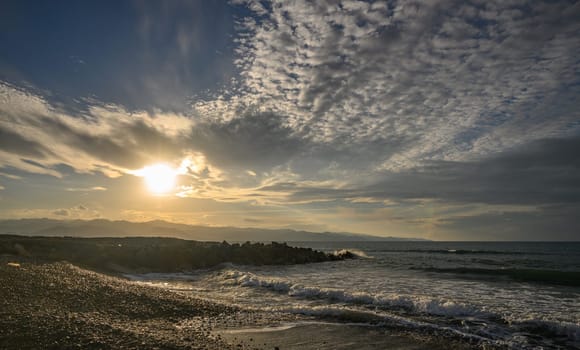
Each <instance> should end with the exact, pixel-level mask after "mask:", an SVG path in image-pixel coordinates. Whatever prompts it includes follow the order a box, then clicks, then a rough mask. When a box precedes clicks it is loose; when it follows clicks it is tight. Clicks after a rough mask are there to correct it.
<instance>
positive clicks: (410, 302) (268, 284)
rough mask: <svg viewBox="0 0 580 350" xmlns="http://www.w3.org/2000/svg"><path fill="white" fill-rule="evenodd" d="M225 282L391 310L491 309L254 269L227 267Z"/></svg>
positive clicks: (466, 312) (455, 312) (475, 312)
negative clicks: (315, 283) (316, 283)
mask: <svg viewBox="0 0 580 350" xmlns="http://www.w3.org/2000/svg"><path fill="white" fill-rule="evenodd" d="M222 277H223V279H224V281H225V282H229V283H233V284H237V285H240V286H242V287H254V288H256V287H259V288H266V289H268V290H271V291H275V292H279V293H285V294H287V295H289V296H291V297H295V298H301V299H322V300H327V301H329V302H334V303H343V304H353V305H362V306H372V307H378V308H381V309H388V310H404V311H408V312H414V313H420V314H427V315H437V316H483V315H489V313H487V312H484V311H482V310H479V309H478V308H477V307H474V306H472V305H467V304H464V303H457V302H454V301H450V300H439V299H429V298H424V297H416V296H412V297H411V296H405V295H373V294H370V293H366V292H355V293H351V292H347V291H345V290H341V289H331V288H319V287H312V286H304V285H301V284H294V283H292V282H291V281H288V280H284V279H277V278H266V277H261V276H258V275H255V274H253V273H250V272H241V271H236V270H234V271H227V272H224V273H223V274H222Z"/></svg>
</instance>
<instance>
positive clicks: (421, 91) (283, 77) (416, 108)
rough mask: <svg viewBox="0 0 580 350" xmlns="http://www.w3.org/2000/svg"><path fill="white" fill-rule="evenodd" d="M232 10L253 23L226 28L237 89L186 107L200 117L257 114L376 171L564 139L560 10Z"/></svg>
mask: <svg viewBox="0 0 580 350" xmlns="http://www.w3.org/2000/svg"><path fill="white" fill-rule="evenodd" d="M246 3H249V4H250V5H249V7H250V8H256V9H257V10H256V13H257V14H258V15H259V16H260V17H259V20H257V19H255V18H246V19H245V20H243V21H240V25H241V26H242V27H243V28H244V30H245V32H244V33H246V35H245V36H241V37H240V38H239V39H238V42H239V44H240V46H239V47H238V49H237V53H238V59H237V63H238V66H239V68H240V70H241V77H242V78H243V80H242V81H241V83H240V87H239V88H238V90H236V91H239V93H234V94H233V95H234V96H233V97H231V95H232V94H231V93H230V94H229V95H227V94H226V95H224V97H223V99H218V100H215V101H206V102H203V103H199V104H198V105H197V107H198V108H199V110H201V111H203V112H205V113H206V114H211V115H212V117H215V118H220V117H221V116H228V118H229V116H231V115H232V112H231V111H232V109H239V108H242V107H240V106H257V108H259V110H262V111H272V112H274V113H275V114H276V115H281V116H284V118H283V125H288V126H290V127H292V128H293V129H294V130H297V131H299V132H300V133H301V135H303V137H305V138H306V139H308V140H313V141H315V142H318V143H322V144H327V145H330V146H331V147H343V148H350V149H364V150H365V151H369V152H371V154H372V156H374V157H375V158H374V163H380V164H381V166H382V167H383V168H385V169H389V170H396V169H404V168H411V167H414V166H416V165H418V164H420V163H421V162H422V161H425V160H450V161H454V160H465V159H470V158H472V157H473V156H481V155H486V154H493V153H494V152H497V151H500V150H503V149H505V148H506V147H515V146H517V145H521V144H523V143H526V142H529V141H531V140H533V139H540V138H546V137H554V136H565V135H569V134H570V132H573V130H576V131H577V130H578V125H577V124H574V121H577V120H578V118H579V117H580V115H579V114H578V113H579V112H578V110H577V109H576V108H574V107H573V106H574V104H576V103H577V102H578V101H577V96H578V95H579V92H580V91H579V90H578V89H579V87H578V84H577V76H576V75H575V74H574V71H575V70H577V69H578V68H579V66H578V65H579V63H578V62H577V60H576V59H575V57H577V55H578V54H579V53H580V48H579V45H578V44H577V41H576V36H575V34H574V33H575V32H576V31H577V30H578V29H580V27H579V25H578V21H577V19H578V17H579V10H578V7H577V6H574V5H572V4H570V3H567V2H527V1H523V2H521V3H513V4H512V3H505V2H486V3H478V2H467V3H456V2H453V1H439V2H429V3H417V2H412V1H403V2H398V3H388V2H382V1H376V2H372V3H364V2H360V1H341V2H335V1H318V2H310V1H281V2H276V3H275V4H269V5H268V6H266V7H264V6H262V3H261V2H259V1H250V2H246ZM228 96H230V97H228ZM224 101H225V102H224ZM232 105H234V106H235V107H231V106H232ZM381 152H382V153H381Z"/></svg>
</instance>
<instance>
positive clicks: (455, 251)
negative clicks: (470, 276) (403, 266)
mask: <svg viewBox="0 0 580 350" xmlns="http://www.w3.org/2000/svg"><path fill="white" fill-rule="evenodd" d="M382 251H383V252H389V253H424V254H454V255H464V254H485V255H530V254H532V255H545V253H529V252H520V251H504V250H479V249H405V250H396V249H393V250H382Z"/></svg>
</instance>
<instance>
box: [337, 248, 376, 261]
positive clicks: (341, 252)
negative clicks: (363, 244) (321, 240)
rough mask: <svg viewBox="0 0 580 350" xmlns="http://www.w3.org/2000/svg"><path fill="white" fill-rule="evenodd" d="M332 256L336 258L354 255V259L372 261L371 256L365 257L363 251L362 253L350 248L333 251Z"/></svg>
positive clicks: (365, 254)
mask: <svg viewBox="0 0 580 350" xmlns="http://www.w3.org/2000/svg"><path fill="white" fill-rule="evenodd" d="M333 254H334V255H336V256H348V255H354V256H355V257H356V258H363V259H373V257H372V256H370V255H367V253H365V252H364V251H362V250H360V249H351V248H347V249H340V250H335V251H334V252H333Z"/></svg>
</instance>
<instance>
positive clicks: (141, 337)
mask: <svg viewBox="0 0 580 350" xmlns="http://www.w3.org/2000/svg"><path fill="white" fill-rule="evenodd" d="M0 279H1V281H2V283H0V295H1V296H2V298H0V348H2V349H34V348H43V349H142V348H159V349H207V350H210V349H276V348H278V349H280V350H282V349H352V348H357V349H384V348H388V349H395V350H407V349H408V350H411V349H413V350H422V349H442V348H441V347H438V346H437V344H436V343H433V342H432V341H424V340H420V339H414V338H413V337H411V336H409V335H404V334H395V333H390V332H389V331H385V330H384V329H381V328H377V327H373V326H364V325H354V324H343V323H333V322H327V321H323V320H320V319H317V318H315V317H308V316H301V315H290V314H272V313H265V312H256V311H249V310H243V309H241V308H239V307H235V306H230V305H224V304H220V303H216V302H212V301H208V300H205V299H202V298H196V297H195V296H194V295H193V294H191V293H183V292H178V291H170V290H166V289H163V288H160V287H155V286H147V285H143V284H140V283H138V282H134V281H131V280H128V279H126V278H124V277H122V276H119V275H117V276H115V275H111V274H102V273H101V272H95V271H91V270H86V269H83V268H80V267H77V266H75V265H72V264H70V263H67V262H44V263H37V262H33V261H31V260H30V259H27V258H23V257H17V256H8V255H4V256H0ZM371 339H372V340H371Z"/></svg>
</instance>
